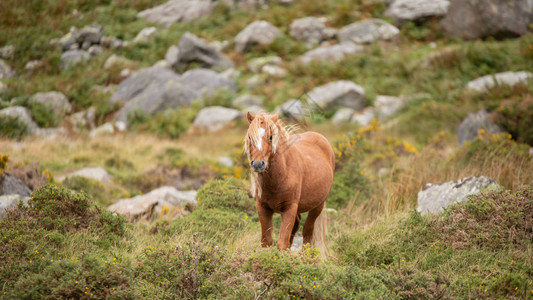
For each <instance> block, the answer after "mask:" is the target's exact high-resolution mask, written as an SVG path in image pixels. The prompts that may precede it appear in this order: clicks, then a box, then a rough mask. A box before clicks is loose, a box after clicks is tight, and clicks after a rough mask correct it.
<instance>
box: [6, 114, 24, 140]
mask: <svg viewBox="0 0 533 300" xmlns="http://www.w3.org/2000/svg"><path fill="white" fill-rule="evenodd" d="M28 133H29V129H28V126H27V125H26V123H24V122H22V121H21V120H19V118H17V117H14V116H4V115H2V116H0V136H1V137H4V138H9V139H21V138H23V137H24V136H26V135H27V134H28Z"/></svg>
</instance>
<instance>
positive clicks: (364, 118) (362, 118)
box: [350, 107, 376, 127]
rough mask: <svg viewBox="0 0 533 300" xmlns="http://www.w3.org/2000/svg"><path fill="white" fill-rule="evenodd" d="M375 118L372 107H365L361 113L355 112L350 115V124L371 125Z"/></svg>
mask: <svg viewBox="0 0 533 300" xmlns="http://www.w3.org/2000/svg"><path fill="white" fill-rule="evenodd" d="M375 118H376V110H375V109H374V108H373V107H367V108H365V109H363V111H361V112H355V113H354V114H353V115H352V118H351V120H350V121H351V122H352V123H356V124H357V125H359V126H363V127H365V126H368V125H370V124H371V123H372V120H373V119H375Z"/></svg>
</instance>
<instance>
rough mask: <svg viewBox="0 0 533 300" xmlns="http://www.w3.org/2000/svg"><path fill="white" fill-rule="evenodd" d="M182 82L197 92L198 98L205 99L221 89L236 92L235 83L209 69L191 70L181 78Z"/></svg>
mask: <svg viewBox="0 0 533 300" xmlns="http://www.w3.org/2000/svg"><path fill="white" fill-rule="evenodd" d="M180 82H181V83H182V84H183V85H184V86H187V87H188V88H190V89H192V90H193V91H196V93H197V94H198V97H204V96H207V95H209V94H212V93H213V92H215V91H217V90H219V89H227V90H231V91H235V90H236V89H237V85H236V83H235V81H234V80H233V79H231V78H228V77H227V76H224V75H222V74H220V73H217V72H215V71H213V70H209V69H193V70H189V71H187V72H185V73H183V75H182V76H181V78H180Z"/></svg>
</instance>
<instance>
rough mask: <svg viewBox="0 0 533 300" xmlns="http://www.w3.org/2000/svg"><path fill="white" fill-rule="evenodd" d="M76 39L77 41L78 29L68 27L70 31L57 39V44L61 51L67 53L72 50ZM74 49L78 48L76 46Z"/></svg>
mask: <svg viewBox="0 0 533 300" xmlns="http://www.w3.org/2000/svg"><path fill="white" fill-rule="evenodd" d="M77 39H78V29H77V28H76V27H70V31H69V32H68V33H67V34H65V35H64V36H62V37H61V38H60V39H59V41H58V43H59V45H61V49H62V50H63V51H67V50H70V49H72V46H74V44H76V43H77ZM76 47H78V46H77V45H76Z"/></svg>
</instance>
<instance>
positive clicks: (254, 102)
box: [232, 94, 263, 108]
mask: <svg viewBox="0 0 533 300" xmlns="http://www.w3.org/2000/svg"><path fill="white" fill-rule="evenodd" d="M232 104H233V106H235V107H239V108H247V107H250V106H261V105H263V98H261V97H259V96H255V95H250V94H244V95H240V96H239V97H237V99H235V100H233V103H232Z"/></svg>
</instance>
